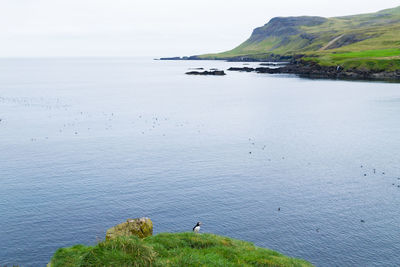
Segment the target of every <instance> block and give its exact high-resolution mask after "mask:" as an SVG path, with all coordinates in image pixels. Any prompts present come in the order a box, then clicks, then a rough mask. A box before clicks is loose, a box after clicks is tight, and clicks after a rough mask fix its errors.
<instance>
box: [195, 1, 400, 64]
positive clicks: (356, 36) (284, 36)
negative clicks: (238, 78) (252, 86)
mask: <svg viewBox="0 0 400 267" xmlns="http://www.w3.org/2000/svg"><path fill="white" fill-rule="evenodd" d="M199 57H200V58H208V59H243V58H249V59H265V60H282V59H290V58H293V57H296V58H298V57H302V58H303V59H304V60H311V61H315V62H317V63H319V64H320V65H325V66H331V65H341V66H342V67H344V68H366V69H375V70H385V71H393V70H398V69H400V6H399V7H397V8H393V9H386V10H382V11H379V12H376V13H371V14H362V15H354V16H345V17H333V18H323V17H307V16H304V17H277V18H273V19H271V20H270V21H269V22H268V23H267V24H265V25H264V26H262V27H259V28H256V29H255V30H254V31H253V33H252V35H251V36H250V38H249V39H248V40H246V41H245V42H244V43H242V44H241V45H239V46H238V47H236V48H234V49H232V50H230V51H227V52H224V53H219V54H207V55H202V56H199Z"/></svg>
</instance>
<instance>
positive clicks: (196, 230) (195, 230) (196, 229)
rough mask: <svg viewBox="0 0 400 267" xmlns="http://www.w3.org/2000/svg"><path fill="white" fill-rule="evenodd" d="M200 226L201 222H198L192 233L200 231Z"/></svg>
mask: <svg viewBox="0 0 400 267" xmlns="http://www.w3.org/2000/svg"><path fill="white" fill-rule="evenodd" d="M200 225H201V222H198V223H197V224H196V225H195V226H194V227H193V232H195V233H196V234H197V233H198V232H199V231H200Z"/></svg>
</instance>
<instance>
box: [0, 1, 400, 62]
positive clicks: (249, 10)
mask: <svg viewBox="0 0 400 267" xmlns="http://www.w3.org/2000/svg"><path fill="white" fill-rule="evenodd" d="M399 5H400V1H399V0H396V1H393V0H379V1H367V0H363V1H359V0H357V1H352V0H302V1H296V0H279V1H277V0H274V1H269V0H224V1H222V0H197V1H194V0H142V1H138V0H0V48H1V49H0V57H81V56H86V57H96V56H99V57H133V56H152V57H161V56H184V55H196V54H203V53H209V52H221V51H226V50H229V49H232V48H234V47H235V46H237V45H239V44H240V43H241V42H243V41H245V40H246V39H247V38H248V37H249V36H250V34H251V32H252V30H253V29H254V28H255V27H259V26H262V25H264V24H265V23H267V22H268V21H269V20H270V19H271V18H273V17H277V16H300V15H314V16H324V17H333V16H343V15H351V14H359V13H369V12H375V11H378V10H382V9H386V8H392V7H396V6H399Z"/></svg>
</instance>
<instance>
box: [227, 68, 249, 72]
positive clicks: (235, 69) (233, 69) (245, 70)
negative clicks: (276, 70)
mask: <svg viewBox="0 0 400 267" xmlns="http://www.w3.org/2000/svg"><path fill="white" fill-rule="evenodd" d="M228 70H229V71H244V72H252V71H255V69H254V68H249V67H243V68H240V67H239V68H236V67H231V68H229V69H228Z"/></svg>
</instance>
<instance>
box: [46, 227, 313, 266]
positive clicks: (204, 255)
mask: <svg viewBox="0 0 400 267" xmlns="http://www.w3.org/2000/svg"><path fill="white" fill-rule="evenodd" d="M48 266H51V267H78V266H79V267H80V266H82V267H83V266H85V267H91V266H93V267H94V266H96V267H97V266H110V267H111V266H155V267H157V266H182V267H190V266H193V267H195V266H196V267H197V266H221V267H222V266H223V267H229V266H243V267H245V266H249V267H250V266H276V267H279V266H281V267H285V266H288V267H290V266H292V267H297V266H298V267H303V266H304V267H305V266H312V265H311V264H310V263H308V262H307V261H304V260H301V259H294V258H289V257H286V256H284V255H282V254H280V253H278V252H275V251H272V250H269V249H264V248H259V247H256V246H254V245H253V244H252V243H248V242H244V241H239V240H235V239H231V238H227V237H222V236H217V235H212V234H194V233H177V234H167V233H165V234H158V235H155V236H150V237H146V238H144V239H139V238H137V237H135V236H130V237H119V238H117V239H114V240H108V241H103V242H100V243H98V244H97V245H96V246H92V247H89V246H83V245H76V246H73V247H69V248H61V249H58V250H57V252H56V253H55V254H54V256H53V258H52V260H51V262H50V263H49V264H48Z"/></svg>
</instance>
